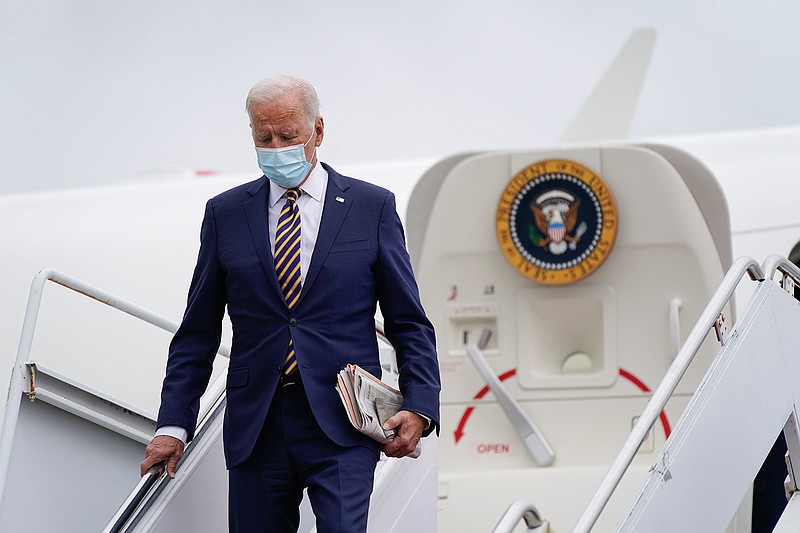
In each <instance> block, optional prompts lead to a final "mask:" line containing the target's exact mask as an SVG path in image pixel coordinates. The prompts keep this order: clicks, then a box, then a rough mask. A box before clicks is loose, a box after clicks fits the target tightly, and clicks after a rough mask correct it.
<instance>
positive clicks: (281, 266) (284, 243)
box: [275, 189, 303, 376]
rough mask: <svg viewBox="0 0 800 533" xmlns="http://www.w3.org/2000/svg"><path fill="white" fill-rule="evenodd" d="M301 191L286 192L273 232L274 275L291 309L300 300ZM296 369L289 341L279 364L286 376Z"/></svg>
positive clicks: (295, 361)
mask: <svg viewBox="0 0 800 533" xmlns="http://www.w3.org/2000/svg"><path fill="white" fill-rule="evenodd" d="M302 192H303V191H301V190H300V189H289V190H287V191H286V203H285V204H284V206H283V209H281V214H280V216H279V217H278V228H277V230H276V232H275V272H276V273H277V274H278V283H280V285H281V290H282V291H283V297H284V299H285V300H286V305H287V306H288V307H289V309H292V308H293V307H294V306H295V305H296V304H297V300H299V299H300V290H301V287H302V285H301V283H300V209H298V207H297V199H298V198H299V197H300V195H301V194H302ZM296 368H297V359H296V357H295V353H294V341H292V339H289V348H288V349H287V351H286V359H284V362H283V373H284V375H287V376H288V375H289V374H291V373H292V372H294V370H295V369H296Z"/></svg>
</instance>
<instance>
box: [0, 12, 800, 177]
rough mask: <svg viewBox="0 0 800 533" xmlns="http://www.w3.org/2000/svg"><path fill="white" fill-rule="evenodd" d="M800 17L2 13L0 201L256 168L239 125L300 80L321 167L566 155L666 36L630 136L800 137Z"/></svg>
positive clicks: (739, 14) (789, 14)
mask: <svg viewBox="0 0 800 533" xmlns="http://www.w3.org/2000/svg"><path fill="white" fill-rule="evenodd" d="M798 22H800V4H798V3H796V2H789V1H786V0H784V1H781V2H765V3H761V4H758V5H756V4H753V3H752V2H743V1H740V0H736V1H729V2H724V3H723V2H706V1H701V2H690V1H686V0H679V1H674V2H641V1H636V0H625V1H623V0H618V1H613V0H612V1H605V2H588V1H571V0H567V1H564V0H561V1H559V0H539V1H534V0H516V1H497V2H478V1H475V2H464V1H438V2H430V1H418V0H410V1H404V2H392V3H384V2H360V1H353V0H350V1H337V2H321V1H318V2H314V1H308V0H306V1H296V2H264V1H263V0H260V1H256V0H232V1H228V2H212V1H209V0H196V1H192V2H187V1H176V2H155V1H153V0H143V1H140V2H100V1H96V0H95V1H93V0H75V1H70V2H60V1H56V0H26V1H25V2H3V3H0V65H2V67H3V68H2V76H1V77H0V192H12V191H23V190H33V189H43V188H53V187H74V186H81V185H88V184H96V183H104V182H112V181H117V180H124V179H129V178H130V177H132V176H134V175H135V174H136V173H137V172H138V171H141V170H147V169H153V168H163V167H183V168H188V169H206V170H216V171H221V172H250V171H252V172H253V173H254V174H257V173H258V170H257V166H256V164H255V156H254V152H253V149H252V144H251V141H250V139H249V130H248V127H247V120H246V116H245V114H244V111H243V102H244V96H245V94H246V92H247V89H248V88H249V87H250V86H251V85H252V84H253V83H254V82H256V81H258V80H259V79H260V78H262V77H264V76H266V75H269V74H273V73H287V74H295V75H299V76H302V77H305V78H307V79H308V80H309V81H311V82H312V83H313V84H314V85H315V86H316V87H317V89H318V92H319V94H320V98H321V101H322V112H323V116H324V117H325V120H326V139H325V143H324V145H323V147H322V150H321V157H322V159H323V160H325V161H329V162H332V163H334V164H336V163H348V164H349V163H357V162H369V161H383V160H398V159H408V158H427V157H438V156H444V155H448V154H451V153H453V152H460V151H465V150H476V149H494V148H517V147H525V146H531V145H536V144H543V143H551V142H554V141H555V140H556V139H557V138H558V135H559V133H560V132H561V131H562V130H563V129H564V127H565V126H566V125H567V123H568V122H569V120H570V119H571V118H572V116H573V114H574V113H575V112H576V111H577V109H578V107H579V106H580V104H581V103H582V101H583V99H584V98H585V97H586V96H587V94H588V93H589V91H590V90H591V88H592V87H593V86H594V84H595V82H596V81H597V80H598V78H599V77H600V76H601V75H602V73H603V71H604V69H605V68H606V67H607V65H608V64H609V63H610V62H611V60H612V59H613V58H614V56H615V55H616V53H617V52H618V51H619V49H620V48H621V47H622V45H623V44H624V43H625V41H626V40H627V38H628V36H629V34H630V32H631V31H632V30H633V29H635V28H637V27H642V26H649V27H653V28H655V29H656V30H657V31H658V39H657V42H656V48H655V52H654V55H653V59H652V63H651V66H650V70H649V71H648V74H647V78H646V80H645V85H644V89H643V92H642V97H641V100H640V102H639V108H638V112H637V115H636V118H635V120H634V123H633V131H632V135H633V136H637V137H639V136H654V135H672V134H679V133H697V132H707V131H720V130H730V129H738V128H758V127H770V126H780V125H789V124H797V123H800V105H798V103H797V100H798V99H797V95H796V88H797V87H798V86H800V68H797V56H798V51H800V32H797V31H796V29H795V28H796V27H797V26H798Z"/></svg>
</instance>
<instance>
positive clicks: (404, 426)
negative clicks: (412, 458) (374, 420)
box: [381, 411, 427, 457]
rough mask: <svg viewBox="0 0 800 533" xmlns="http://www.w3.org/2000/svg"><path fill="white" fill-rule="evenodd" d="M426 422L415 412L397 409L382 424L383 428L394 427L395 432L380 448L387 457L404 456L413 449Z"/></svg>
mask: <svg viewBox="0 0 800 533" xmlns="http://www.w3.org/2000/svg"><path fill="white" fill-rule="evenodd" d="M426 425H427V422H426V421H425V419H424V418H422V417H421V416H419V415H418V414H417V413H412V412H411V411H399V412H398V413H397V414H396V415H394V416H393V417H391V418H390V419H389V420H387V421H386V423H384V424H383V429H387V430H388V429H394V430H395V431H397V434H396V435H395V437H394V440H393V441H392V442H390V443H389V444H384V445H383V447H382V448H381V450H382V451H383V453H385V454H386V456H387V457H405V456H406V455H408V454H410V453H411V452H413V451H414V448H415V447H416V446H417V443H418V442H419V439H420V437H422V431H423V430H424V429H425V426H426Z"/></svg>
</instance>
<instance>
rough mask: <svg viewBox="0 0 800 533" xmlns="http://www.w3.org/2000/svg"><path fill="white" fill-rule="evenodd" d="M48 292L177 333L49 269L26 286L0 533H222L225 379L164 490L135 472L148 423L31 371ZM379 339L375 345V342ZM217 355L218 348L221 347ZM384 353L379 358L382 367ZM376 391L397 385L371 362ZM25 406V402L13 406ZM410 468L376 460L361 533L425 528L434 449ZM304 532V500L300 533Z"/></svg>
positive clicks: (0, 441) (430, 519)
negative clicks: (378, 379)
mask: <svg viewBox="0 0 800 533" xmlns="http://www.w3.org/2000/svg"><path fill="white" fill-rule="evenodd" d="M48 281H50V282H53V283H56V284H59V285H62V286H64V287H67V288H69V289H71V290H73V291H75V292H77V293H80V294H83V295H85V296H89V297H90V298H93V299H95V300H97V301H99V302H101V303H103V304H106V305H109V306H111V307H112V308H115V309H117V310H120V311H123V312H125V313H127V314H129V315H131V316H133V317H136V318H138V319H140V320H143V321H145V322H147V323H149V324H152V325H154V326H157V327H159V328H161V329H164V330H167V331H169V332H174V331H175V330H176V329H177V327H178V324H177V323H174V322H171V321H169V320H167V319H165V318H163V317H160V316H158V315H156V314H154V313H152V312H150V311H148V310H146V309H143V308H141V307H138V306H136V305H135V304H132V303H130V302H127V301H125V300H122V299H120V298H117V297H116V296H114V295H112V294H109V293H107V292H105V291H102V290H100V289H98V288H96V287H93V286H91V285H88V284H86V283H83V282H81V281H79V280H76V279H74V278H71V277H69V276H67V275H65V274H62V273H60V272H57V271H54V270H43V271H41V272H40V273H39V274H37V276H36V277H35V278H34V281H33V283H32V285H31V292H30V297H29V300H28V307H27V310H26V315H25V320H24V323H23V331H22V335H21V339H20V344H19V349H18V352H17V361H16V366H15V371H14V372H13V373H12V378H11V384H10V387H9V394H8V400H7V403H6V410H5V417H4V419H3V431H2V434H0V531H23V530H26V529H30V528H31V527H35V528H36V529H37V530H39V531H64V532H73V531H74V532H78V531H80V532H84V531H104V532H123V531H124V532H131V533H132V532H145V531H147V532H159V531H165V532H166V531H169V532H172V531H194V532H198V533H204V532H209V533H211V532H219V531H225V530H227V484H228V476H227V471H226V470H225V465H224V459H223V452H222V422H223V418H224V409H225V372H224V371H223V372H222V373H221V374H219V375H218V376H217V377H216V378H214V379H212V381H211V383H210V384H209V387H208V390H207V391H206V394H205V395H204V396H203V398H202V399H201V403H200V411H201V417H200V424H199V425H198V430H197V432H196V436H195V438H194V439H193V440H192V441H191V442H190V443H189V445H188V446H187V448H186V451H185V453H184V456H183V458H182V459H181V462H180V464H179V467H178V471H177V474H176V477H175V479H173V480H170V479H169V478H168V477H167V476H166V475H165V474H159V473H158V472H155V471H151V472H150V473H148V474H147V475H145V476H144V477H143V478H139V475H138V469H139V467H138V465H139V462H140V461H141V459H142V457H143V456H144V448H145V446H146V444H147V443H148V442H149V441H150V439H151V438H152V435H153V432H154V430H155V421H154V420H153V416H152V415H150V414H148V413H145V412H143V411H142V410H139V409H137V408H136V407H135V406H131V405H126V404H124V403H122V402H120V401H119V400H116V399H115V398H113V397H111V396H109V395H108V394H106V393H104V392H101V391H97V390H94V389H92V388H90V387H88V386H86V385H84V384H82V383H81V382H80V381H78V380H76V379H74V378H72V377H67V376H63V375H60V374H58V373H57V372H54V371H52V370H50V369H48V368H45V367H43V366H41V365H38V364H36V363H35V362H32V361H30V354H31V346H32V344H33V340H34V335H35V332H36V325H37V320H38V315H39V309H40V306H41V301H42V294H43V291H44V288H45V285H46V283H47V282H48ZM379 337H380V335H379ZM219 353H220V354H222V355H223V357H226V356H228V354H229V349H228V348H227V347H224V346H223V347H221V348H220V351H219ZM387 353H388V356H387ZM381 356H382V360H383V359H384V358H387V359H391V361H387V362H386V363H384V364H383V366H384V376H383V378H384V380H386V381H388V382H390V383H391V381H392V378H393V377H394V379H396V371H394V368H393V354H392V353H391V350H390V349H384V350H382V352H381ZM23 399H29V400H30V401H22V400H23ZM422 446H423V450H422V454H421V456H420V457H419V458H418V459H407V458H404V459H390V458H386V457H383V458H382V460H381V461H380V462H379V463H378V467H377V469H376V474H375V486H374V490H373V495H372V500H371V507H370V518H369V530H370V531H373V532H391V531H397V532H405V531H434V530H435V529H436V490H437V477H438V471H437V463H436V455H437V453H436V452H437V450H436V440H435V439H423V441H422ZM314 530H315V526H314V516H313V512H312V510H311V506H310V504H309V503H308V499H307V498H305V499H304V501H303V504H302V506H301V525H300V531H301V532H302V533H308V532H312V531H314Z"/></svg>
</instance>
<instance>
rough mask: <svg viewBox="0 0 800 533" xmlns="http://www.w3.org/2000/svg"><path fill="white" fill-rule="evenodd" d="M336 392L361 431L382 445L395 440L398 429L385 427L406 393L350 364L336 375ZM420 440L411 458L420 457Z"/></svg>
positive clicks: (400, 405) (399, 407)
mask: <svg viewBox="0 0 800 533" xmlns="http://www.w3.org/2000/svg"><path fill="white" fill-rule="evenodd" d="M336 381H337V382H336V391H337V392H338V393H339V397H340V398H341V399H342V404H343V405H344V409H345V412H346V413H347V418H348V419H349V420H350V423H351V424H353V427H354V428H356V429H357V430H358V431H360V432H361V433H363V434H364V435H367V436H368V437H370V438H372V439H375V440H376V441H378V442H380V443H381V444H388V443H390V442H392V440H393V439H394V437H395V431H394V430H393V429H392V430H388V431H384V430H383V428H382V427H381V426H383V423H384V422H386V420H388V419H389V418H391V417H392V416H394V415H395V414H397V412H398V411H400V409H401V408H402V406H403V395H402V394H400V391H399V390H397V389H395V388H393V387H390V386H389V385H387V384H386V383H384V382H383V381H381V380H379V379H378V378H376V377H375V376H373V375H372V374H370V373H369V372H367V371H366V370H364V369H363V368H361V367H359V366H358V365H353V364H350V365H347V366H346V367H345V368H343V369H342V370H341V371H339V374H338V375H337V376H336ZM421 451H422V450H421V448H420V445H419V443H417V448H416V449H415V450H414V451H413V452H412V453H410V454H409V455H408V457H419V454H420V453H421Z"/></svg>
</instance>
